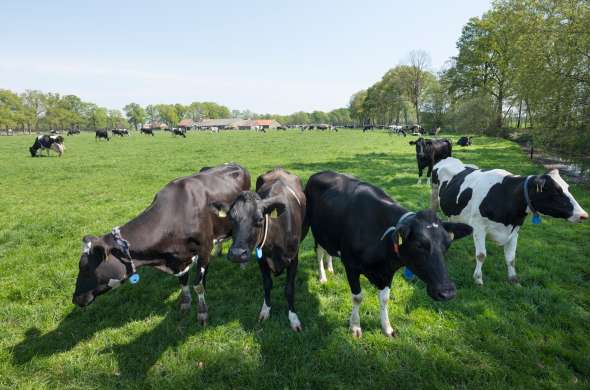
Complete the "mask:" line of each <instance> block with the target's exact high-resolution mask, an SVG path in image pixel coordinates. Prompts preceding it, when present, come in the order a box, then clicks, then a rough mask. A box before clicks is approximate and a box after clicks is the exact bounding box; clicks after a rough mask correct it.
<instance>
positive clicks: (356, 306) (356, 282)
mask: <svg viewBox="0 0 590 390" xmlns="http://www.w3.org/2000/svg"><path fill="white" fill-rule="evenodd" d="M345 270H346V277H347V278H348V285H349V286H350V293H351V295H352V296H351V298H352V312H351V313H350V332H351V333H352V336H353V337H361V336H362V335H363V331H362V329H361V317H360V314H359V310H360V307H361V302H362V301H363V292H362V291H361V281H360V275H359V274H358V273H357V272H356V271H351V270H350V269H349V268H348V267H345Z"/></svg>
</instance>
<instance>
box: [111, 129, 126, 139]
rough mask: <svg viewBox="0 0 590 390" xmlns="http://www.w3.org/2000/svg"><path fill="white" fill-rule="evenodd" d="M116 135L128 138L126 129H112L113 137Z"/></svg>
mask: <svg viewBox="0 0 590 390" xmlns="http://www.w3.org/2000/svg"><path fill="white" fill-rule="evenodd" d="M115 135H118V136H119V137H124V136H129V131H127V129H113V136H115Z"/></svg>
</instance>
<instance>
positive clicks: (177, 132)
mask: <svg viewBox="0 0 590 390" xmlns="http://www.w3.org/2000/svg"><path fill="white" fill-rule="evenodd" d="M172 135H174V136H175V137H176V136H177V135H179V136H181V137H183V138H186V130H185V129H172Z"/></svg>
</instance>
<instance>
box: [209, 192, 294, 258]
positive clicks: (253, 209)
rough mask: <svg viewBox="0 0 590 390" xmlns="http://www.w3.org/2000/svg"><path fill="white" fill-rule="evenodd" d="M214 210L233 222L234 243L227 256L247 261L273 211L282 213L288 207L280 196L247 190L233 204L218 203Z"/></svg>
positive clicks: (212, 206)
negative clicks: (268, 195)
mask: <svg viewBox="0 0 590 390" xmlns="http://www.w3.org/2000/svg"><path fill="white" fill-rule="evenodd" d="M209 206H210V208H211V210H212V212H213V213H215V214H216V215H217V216H219V217H221V218H229V220H230V221H231V224H232V239H233V243H232V246H231V248H230V249H229V252H228V254H227V257H228V259H229V260H231V261H233V262H237V263H245V262H247V261H248V260H249V259H250V253H252V251H253V250H254V248H255V247H256V245H260V243H261V241H262V239H263V235H264V229H265V226H264V224H265V219H266V218H267V217H266V216H267V215H269V214H274V213H273V211H277V214H282V213H283V212H284V210H285V208H286V206H285V204H284V203H283V202H282V201H281V200H280V199H279V198H278V197H270V198H266V199H262V198H260V195H258V194H257V193H256V192H252V191H244V192H242V193H241V194H240V195H239V196H238V197H237V198H236V200H235V201H234V202H233V203H232V204H231V205H226V204H223V203H218V202H214V203H212V204H210V205H209Z"/></svg>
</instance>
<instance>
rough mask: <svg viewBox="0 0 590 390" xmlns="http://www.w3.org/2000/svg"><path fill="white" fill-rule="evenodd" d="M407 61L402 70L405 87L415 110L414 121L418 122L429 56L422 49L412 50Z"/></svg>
mask: <svg viewBox="0 0 590 390" xmlns="http://www.w3.org/2000/svg"><path fill="white" fill-rule="evenodd" d="M407 62H408V66H406V67H405V72H404V76H405V77H404V81H405V83H404V84H405V89H406V92H407V94H408V97H409V98H410V101H411V102H412V105H413V106H414V109H415V110H416V121H417V122H418V124H420V123H421V122H420V98H421V96H422V92H423V91H424V88H425V86H426V79H427V77H428V76H427V75H426V74H427V70H428V68H429V67H430V56H429V55H428V53H427V52H425V51H424V50H412V51H411V52H410V54H409V55H408V61H407Z"/></svg>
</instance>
